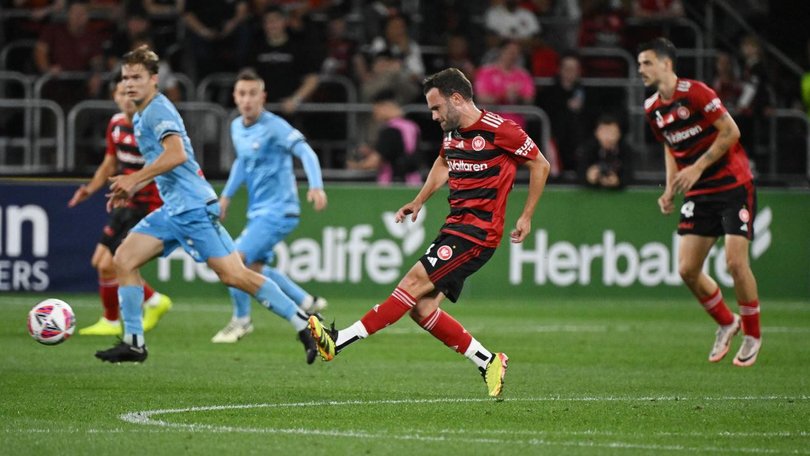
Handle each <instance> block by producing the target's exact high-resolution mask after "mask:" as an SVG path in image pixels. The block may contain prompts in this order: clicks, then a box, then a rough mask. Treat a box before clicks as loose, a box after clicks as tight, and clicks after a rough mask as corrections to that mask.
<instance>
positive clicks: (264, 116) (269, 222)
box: [211, 70, 326, 343]
mask: <svg viewBox="0 0 810 456" xmlns="http://www.w3.org/2000/svg"><path fill="white" fill-rule="evenodd" d="M233 99H234V103H235V104H236V107H237V109H238V110H239V114H241V115H240V116H239V117H237V118H236V119H234V120H233V122H232V123H231V139H232V140H233V145H234V149H235V150H236V161H235V162H234V164H233V166H232V167H231V173H230V176H228V182H227V184H225V188H224V189H223V190H222V195H221V196H220V198H219V206H220V209H221V214H220V219H221V220H222V219H224V218H225V216H226V215H227V210H228V205H229V204H230V201H231V198H232V197H233V195H234V194H235V193H236V191H237V190H238V189H239V187H241V186H242V185H243V184H244V185H245V186H246V187H247V192H248V207H247V225H246V226H245V229H244V230H242V234H240V235H239V237H238V238H237V239H236V251H237V252H238V253H239V255H240V256H241V257H242V259H243V260H244V261H245V264H246V265H247V267H248V268H250V269H252V270H254V271H256V272H261V273H263V274H264V275H265V277H268V278H269V279H271V280H273V281H274V282H275V283H276V284H277V285H278V286H279V287H280V288H281V290H282V291H284V293H285V294H287V296H289V297H290V298H291V299H292V300H293V301H294V302H295V303H296V304H297V305H298V307H299V308H300V309H301V310H303V311H304V312H306V313H308V314H315V313H317V312H318V311H320V310H321V309H323V308H324V307H326V300H325V299H323V298H320V297H317V296H312V295H310V294H309V293H307V292H306V291H304V290H303V289H302V288H301V287H300V286H298V284H296V283H295V282H293V281H292V280H290V278H289V277H287V276H286V275H284V274H283V273H281V272H280V271H278V270H276V269H274V268H271V267H270V266H269V264H270V263H271V262H272V261H273V256H274V255H273V247H274V246H275V245H276V244H277V243H278V242H279V241H281V240H282V239H284V238H285V237H287V235H288V234H290V232H292V230H293V229H295V227H296V226H298V219H299V216H300V213H301V208H300V204H299V201H298V188H297V186H296V182H295V174H294V173H293V160H292V158H293V156H295V157H297V158H298V159H299V160H301V163H302V164H303V166H304V172H306V175H307V181H308V183H309V191H308V192H307V200H308V201H310V202H312V205H313V207H314V208H315V210H316V211H320V210H323V209H324V208H325V207H326V193H324V191H323V181H322V179H321V167H320V164H318V156H317V155H315V151H313V150H312V148H311V147H310V146H309V144H307V142H306V140H305V139H304V135H302V134H301V132H299V131H298V130H296V129H295V128H293V127H292V126H290V124H289V123H287V121H286V120H284V119H282V118H281V117H279V116H277V115H275V114H272V113H270V112H267V111H266V110H265V109H264V103H265V101H266V99H267V93H266V92H265V89H264V81H263V80H262V79H261V78H260V77H259V76H258V75H257V74H256V72H255V71H253V70H244V71H242V72H241V73H239V76H238V77H237V78H236V85H235V86H234V89H233ZM230 293H231V300H232V301H233V317H232V318H231V321H230V322H229V323H228V324H227V325H226V326H225V327H224V328H223V329H222V330H221V331H219V332H218V333H217V334H216V335H214V337H213V338H212V339H211V341H212V342H214V343H234V342H237V341H238V340H239V339H241V338H242V337H243V336H245V335H247V334H249V333H251V332H252V331H253V325H252V324H251V321H250V295H248V294H247V293H245V292H244V291H242V290H239V289H238V288H233V287H232V288H230Z"/></svg>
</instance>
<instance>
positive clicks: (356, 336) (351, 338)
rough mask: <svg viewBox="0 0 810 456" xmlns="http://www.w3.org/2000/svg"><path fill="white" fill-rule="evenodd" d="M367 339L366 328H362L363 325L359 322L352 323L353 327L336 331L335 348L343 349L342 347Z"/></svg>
mask: <svg viewBox="0 0 810 456" xmlns="http://www.w3.org/2000/svg"><path fill="white" fill-rule="evenodd" d="M366 337H368V331H367V330H366V327H365V326H363V323H362V322H361V321H360V320H357V321H356V322H354V324H353V325H351V326H349V327H348V328H346V329H341V330H340V331H338V337H337V340H336V341H335V346H336V347H337V348H339V349H340V348H343V346H344V345H348V344H350V343H352V342H356V341H358V340H360V339H365V338H366Z"/></svg>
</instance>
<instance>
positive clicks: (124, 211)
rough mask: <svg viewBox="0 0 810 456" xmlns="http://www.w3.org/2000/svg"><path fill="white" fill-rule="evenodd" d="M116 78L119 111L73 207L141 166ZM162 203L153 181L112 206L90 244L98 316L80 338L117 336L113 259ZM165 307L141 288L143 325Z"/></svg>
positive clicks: (128, 105)
mask: <svg viewBox="0 0 810 456" xmlns="http://www.w3.org/2000/svg"><path fill="white" fill-rule="evenodd" d="M120 81H121V79H120V74H119V76H118V78H117V79H116V81H115V82H114V88H113V99H114V100H115V104H116V105H117V106H118V109H119V110H120V111H121V112H119V113H117V114H115V115H113V116H112V118H111V119H110V123H109V125H108V126H107V136H106V139H107V149H106V151H105V154H104V160H103V161H102V162H101V164H100V165H99V167H98V169H96V172H95V174H94V175H93V178H92V179H91V180H90V182H89V183H88V184H87V185H81V186H80V187H79V188H78V189H76V192H75V193H74V194H73V197H72V198H71V199H70V201H69V202H68V207H74V206H76V205H77V204H79V203H81V202H82V201H85V200H86V199H87V198H89V197H90V196H91V195H92V194H93V193H95V192H97V191H98V190H99V189H101V188H102V187H105V186H106V185H107V183H108V180H109V178H110V177H111V176H113V175H115V174H119V173H121V174H130V173H134V172H135V171H138V170H139V169H141V168H142V167H143V164H144V159H143V157H142V156H141V153H140V151H139V150H138V144H137V142H136V141H135V135H134V133H133V130H132V116H133V115H135V103H133V102H132V100H130V99H129V98H128V97H127V96H126V92H125V91H124V86H123V85H122V84H121V82H120ZM162 204H163V201H162V200H161V199H160V194H159V193H158V189H157V186H156V185H155V183H154V182H152V183H150V184H149V185H147V186H145V187H144V188H143V189H141V190H140V191H139V192H138V193H136V194H135V195H134V196H133V197H132V198H131V199H130V200H128V201H127V204H126V206H124V207H118V208H114V209H113V210H112V212H111V213H110V220H109V222H107V225H106V226H105V227H104V229H103V231H102V234H101V239H100V240H99V243H98V244H97V245H96V250H95V251H94V252H93V257H92V258H91V260H90V262H91V264H92V265H93V267H94V268H96V270H97V271H98V291H99V296H100V297H101V304H102V306H103V307H104V314H103V315H102V317H101V318H99V320H98V321H97V322H96V323H94V324H92V325H90V326H88V327H85V328H82V329H80V330H79V334H80V335H84V336H117V335H121V323H120V321H119V303H118V280H117V279H116V274H115V267H114V266H113V255H114V254H115V251H116V249H117V248H118V246H119V245H121V242H122V241H123V240H124V237H126V235H127V233H128V232H129V230H130V229H131V228H132V227H133V226H135V225H136V224H137V223H138V222H139V221H140V220H141V219H142V218H144V217H145V216H146V214H148V213H150V212H152V211H153V210H155V209H157V208H159V207H160V206H161V205H162ZM170 307H171V300H170V299H169V298H168V297H167V296H165V295H163V294H160V293H157V292H156V291H155V290H153V289H152V287H150V286H149V285H148V284H144V326H145V327H147V326H148V327H149V329H151V328H153V327H154V326H155V325H156V324H157V321H158V320H159V319H160V317H161V316H162V315H163V314H164V313H165V312H166V311H167V310H168V309H169V308H170Z"/></svg>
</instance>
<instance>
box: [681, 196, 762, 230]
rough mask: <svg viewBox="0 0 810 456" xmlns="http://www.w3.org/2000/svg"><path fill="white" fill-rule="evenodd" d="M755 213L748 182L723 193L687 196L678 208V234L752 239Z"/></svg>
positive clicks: (754, 198) (755, 198) (754, 199)
mask: <svg viewBox="0 0 810 456" xmlns="http://www.w3.org/2000/svg"><path fill="white" fill-rule="evenodd" d="M756 212H757V193H756V190H755V189H754V185H753V184H752V183H751V182H749V183H747V184H744V185H741V186H739V187H735V188H732V189H731V190H728V191H724V192H719V193H710V194H705V195H696V196H687V197H686V198H684V200H683V205H682V206H681V219H680V222H679V223H678V234H680V235H684V234H696V235H698V236H710V237H720V236H723V235H726V234H734V235H739V236H744V237H745V238H747V239H753V237H754V216H755V215H756Z"/></svg>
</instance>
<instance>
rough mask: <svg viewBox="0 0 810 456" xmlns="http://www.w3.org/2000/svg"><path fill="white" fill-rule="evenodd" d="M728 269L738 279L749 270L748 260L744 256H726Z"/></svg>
mask: <svg viewBox="0 0 810 456" xmlns="http://www.w3.org/2000/svg"><path fill="white" fill-rule="evenodd" d="M726 270H727V271H728V273H729V274H731V277H732V278H735V279H736V278H737V277H741V276H742V275H743V274H745V273H746V272H747V271H748V262H747V261H745V259H742V258H736V257H728V258H726Z"/></svg>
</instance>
